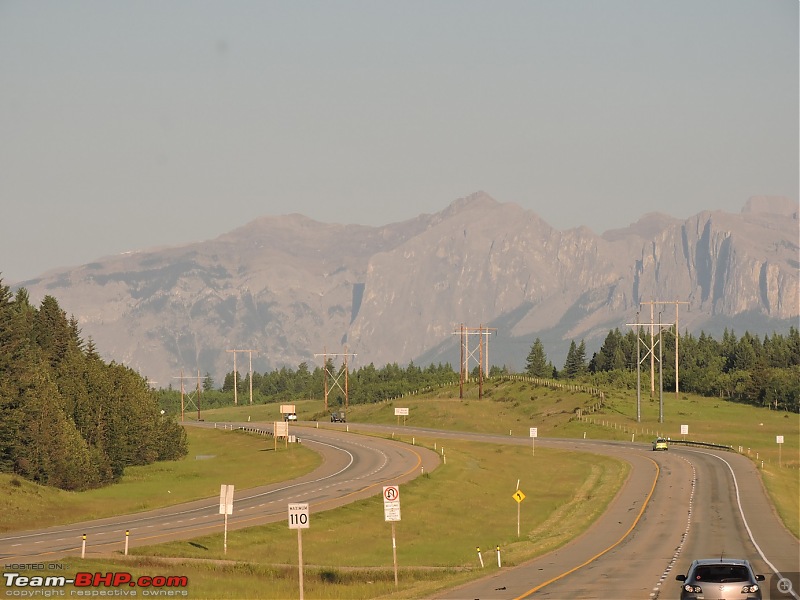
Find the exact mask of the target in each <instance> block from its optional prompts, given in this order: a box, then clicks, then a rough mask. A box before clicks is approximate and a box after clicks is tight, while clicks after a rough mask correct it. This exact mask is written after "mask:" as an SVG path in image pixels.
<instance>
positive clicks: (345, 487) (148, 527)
mask: <svg viewBox="0 0 800 600" xmlns="http://www.w3.org/2000/svg"><path fill="white" fill-rule="evenodd" d="M226 425H229V426H230V425H231V424H226ZM232 425H233V426H234V427H238V426H241V427H242V428H246V429H251V430H257V429H263V430H267V431H271V429H272V427H271V426H264V427H257V426H256V425H254V424H250V423H238V424H232ZM195 426H206V427H213V426H214V424H213V423H205V424H197V425H195ZM293 434H295V435H297V437H298V439H299V440H300V443H302V444H304V445H305V446H308V447H309V448H312V449H313V450H315V451H317V452H319V453H320V454H321V455H322V457H323V464H322V465H321V466H320V467H319V468H318V469H316V470H314V471H313V472H311V473H309V474H307V475H305V476H303V477H300V478H297V479H294V480H292V481H287V482H282V483H276V484H271V485H267V486H263V487H258V488H254V489H249V490H241V491H239V490H236V493H235V496H234V505H235V510H234V511H233V514H232V515H231V516H229V517H228V530H235V529H240V528H242V527H252V526H254V525H261V524H264V523H270V522H275V521H279V520H287V519H288V504H289V503H295V502H298V503H300V502H302V503H308V504H309V512H310V513H312V514H313V512H316V511H323V510H328V509H331V508H335V507H337V506H342V505H344V504H347V503H349V502H353V501H354V500H357V499H361V498H366V497H369V496H373V495H376V494H380V493H381V492H382V490H383V486H384V485H390V484H400V483H404V482H406V481H409V480H410V479H412V478H414V477H417V476H418V475H420V474H421V473H422V472H423V471H424V470H427V471H432V470H433V469H435V468H436V467H437V466H438V465H439V456H438V455H437V454H436V453H435V452H433V451H432V450H428V449H426V448H421V447H415V446H411V445H409V444H403V443H400V442H396V441H392V440H386V439H381V438H371V437H365V436H358V435H354V434H352V433H347V432H346V431H341V430H336V429H316V428H313V427H297V428H293ZM281 443H282V442H281ZM220 483H224V482H220ZM223 518H224V517H223V516H222V515H220V514H219V495H217V496H214V497H211V498H207V499H204V500H199V501H195V502H188V503H184V504H179V505H176V506H171V507H167V508H163V509H159V510H153V511H147V512H142V513H136V514H133V515H122V516H117V517H111V518H107V519H99V520H95V521H90V522H86V523H74V524H71V525H64V526H57V527H50V528H47V529H41V530H35V531H22V532H14V533H8V534H4V535H2V536H0V559H2V561H3V564H5V565H10V564H32V563H42V562H46V561H49V562H52V561H54V560H57V559H60V558H62V557H64V556H69V555H71V556H75V555H78V556H80V554H81V553H82V552H85V556H87V557H91V556H97V555H107V554H109V553H111V552H118V551H122V550H124V547H125V541H126V533H125V532H126V531H128V532H129V535H128V536H127V538H128V540H127V542H128V546H129V548H133V547H136V546H142V545H150V544H158V543H162V542H165V541H171V540H177V539H191V538H193V537H197V536H201V535H205V534H208V533H211V532H214V531H221V530H222V528H223ZM83 535H86V547H85V550H84V548H83Z"/></svg>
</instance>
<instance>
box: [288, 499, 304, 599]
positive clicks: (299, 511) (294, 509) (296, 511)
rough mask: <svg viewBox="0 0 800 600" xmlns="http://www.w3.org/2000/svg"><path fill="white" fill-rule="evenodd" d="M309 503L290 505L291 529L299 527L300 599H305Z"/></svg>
mask: <svg viewBox="0 0 800 600" xmlns="http://www.w3.org/2000/svg"><path fill="white" fill-rule="evenodd" d="M308 527H309V523H308V504H307V503H305V504H290V505H289V529H297V565H298V566H297V568H298V569H299V573H300V600H303V535H302V531H303V529H308Z"/></svg>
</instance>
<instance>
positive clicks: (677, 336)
mask: <svg viewBox="0 0 800 600" xmlns="http://www.w3.org/2000/svg"><path fill="white" fill-rule="evenodd" d="M643 304H649V305H650V322H651V323H652V322H653V306H654V305H656V304H674V305H675V397H676V398H677V397H678V392H679V389H680V387H679V385H678V341H679V340H680V337H681V329H680V326H679V325H678V322H679V320H678V307H679V305H681V304H686V305H687V306H688V305H689V303H688V302H683V301H681V300H651V301H650V302H640V303H639V306H641V305H643ZM637 320H638V319H637ZM650 339H651V340H652V339H653V330H652V328H651V329H650ZM651 349H652V347H651ZM651 356H652V355H651ZM652 373H653V365H652V363H651V364H650V374H651V375H650V397H651V398H652V397H653V377H652Z"/></svg>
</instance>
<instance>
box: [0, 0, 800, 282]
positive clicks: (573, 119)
mask: <svg viewBox="0 0 800 600" xmlns="http://www.w3.org/2000/svg"><path fill="white" fill-rule="evenodd" d="M799 52H800V47H799V45H798V2H797V0H659V1H655V0H592V1H586V0H569V1H564V0H527V1H524V2H512V1H485V2H474V1H470V0H458V1H429V0H426V1H410V0H402V1H400V0H394V1H391V2H388V1H387V2H378V1H361V2H351V1H324V2H322V1H320V2H306V1H294V0H292V1H289V0H287V1H283V2H269V1H252V2H243V1H238V0H226V1H214V2H206V1H199V0H167V1H164V0H158V1H156V0H150V1H147V0H145V1H136V2H134V1H121V0H120V1H108V0H103V1H98V2H87V1H84V0H74V1H69V2H64V1H60V0H59V1H38V0H33V1H29V0H24V1H23V0H18V1H16V0H0V202H1V203H2V204H1V207H2V211H1V212H0V274H1V276H2V278H3V279H4V282H5V283H13V282H15V281H19V280H23V279H27V278H31V277H34V276H36V275H39V274H41V273H42V272H44V271H46V270H49V269H51V268H56V267H60V266H71V265H78V264H83V263H86V262H90V261H92V260H93V259H96V258H99V257H101V256H105V255H108V254H115V253H118V252H123V251H127V250H134V249H144V248H148V247H152V246H156V245H177V244H183V243H186V242H191V241H199V240H204V239H210V238H213V237H216V236H217V235H219V234H222V233H224V232H226V231H229V230H231V229H234V228H235V227H238V226H240V225H243V224H244V223H246V222H248V221H250V220H252V219H254V218H256V217H259V216H264V215H283V214H289V213H294V212H297V213H302V214H304V215H306V216H308V217H311V218H313V219H316V220H319V221H324V222H338V223H361V224H367V225H382V224H386V223H392V222H397V221H402V220H406V219H409V218H412V217H415V216H417V215H418V214H421V213H434V212H438V211H440V210H442V209H443V208H445V207H446V206H447V205H448V204H450V202H452V201H453V200H455V199H456V198H459V197H463V196H466V195H469V194H471V193H473V192H476V191H478V190H483V191H485V192H487V193H489V194H490V195H491V196H493V197H494V198H495V199H497V200H498V201H500V202H514V203H517V204H519V205H521V206H523V207H525V208H527V209H530V210H533V211H534V212H536V213H537V214H539V215H540V216H541V217H542V218H543V219H544V220H545V221H547V222H548V223H550V224H551V225H553V226H554V227H557V228H560V229H565V228H569V227H574V226H578V225H588V226H590V227H591V228H592V229H593V230H594V231H596V232H597V233H601V232H603V231H605V230H606V229H612V228H616V227H622V226H625V225H627V224H629V223H631V222H633V221H635V220H637V219H638V218H639V217H640V216H642V215H643V214H645V213H648V212H651V211H660V212H664V213H667V214H669V215H672V216H675V217H680V218H685V217H689V216H691V215H693V214H695V213H697V212H699V211H700V210H703V209H722V210H727V211H730V212H739V210H740V209H741V207H742V205H743V204H744V203H745V201H746V200H747V198H748V197H750V196H752V195H761V194H768V195H784V196H789V197H790V198H792V199H794V200H795V201H797V200H798V110H799V109H798V53H799Z"/></svg>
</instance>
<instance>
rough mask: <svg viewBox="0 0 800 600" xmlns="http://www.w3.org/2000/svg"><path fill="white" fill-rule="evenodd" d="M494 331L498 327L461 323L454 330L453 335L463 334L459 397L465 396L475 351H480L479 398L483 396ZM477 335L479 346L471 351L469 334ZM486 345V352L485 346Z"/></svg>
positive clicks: (478, 360) (478, 359)
mask: <svg viewBox="0 0 800 600" xmlns="http://www.w3.org/2000/svg"><path fill="white" fill-rule="evenodd" d="M493 331H497V328H496V327H484V326H483V325H481V326H480V327H466V326H464V324H463V323H461V325H460V327H459V329H458V330H457V331H454V332H453V335H456V334H458V335H460V336H461V359H460V361H459V365H460V369H459V371H460V372H459V396H458V397H459V398H461V399H463V398H464V381H465V379H468V378H469V359H470V358H475V353H476V352H477V353H478V358H477V362H478V398H479V399H481V398H483V377H484V373H488V372H489V336H490V335H491V334H492V332H493ZM470 335H477V336H480V337H479V338H478V347H477V348H475V349H473V350H472V351H470V349H469V336H470ZM484 338H485V340H486V341H485V344H484ZM484 345H485V346H486V352H485V353H484V351H483V348H484Z"/></svg>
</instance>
